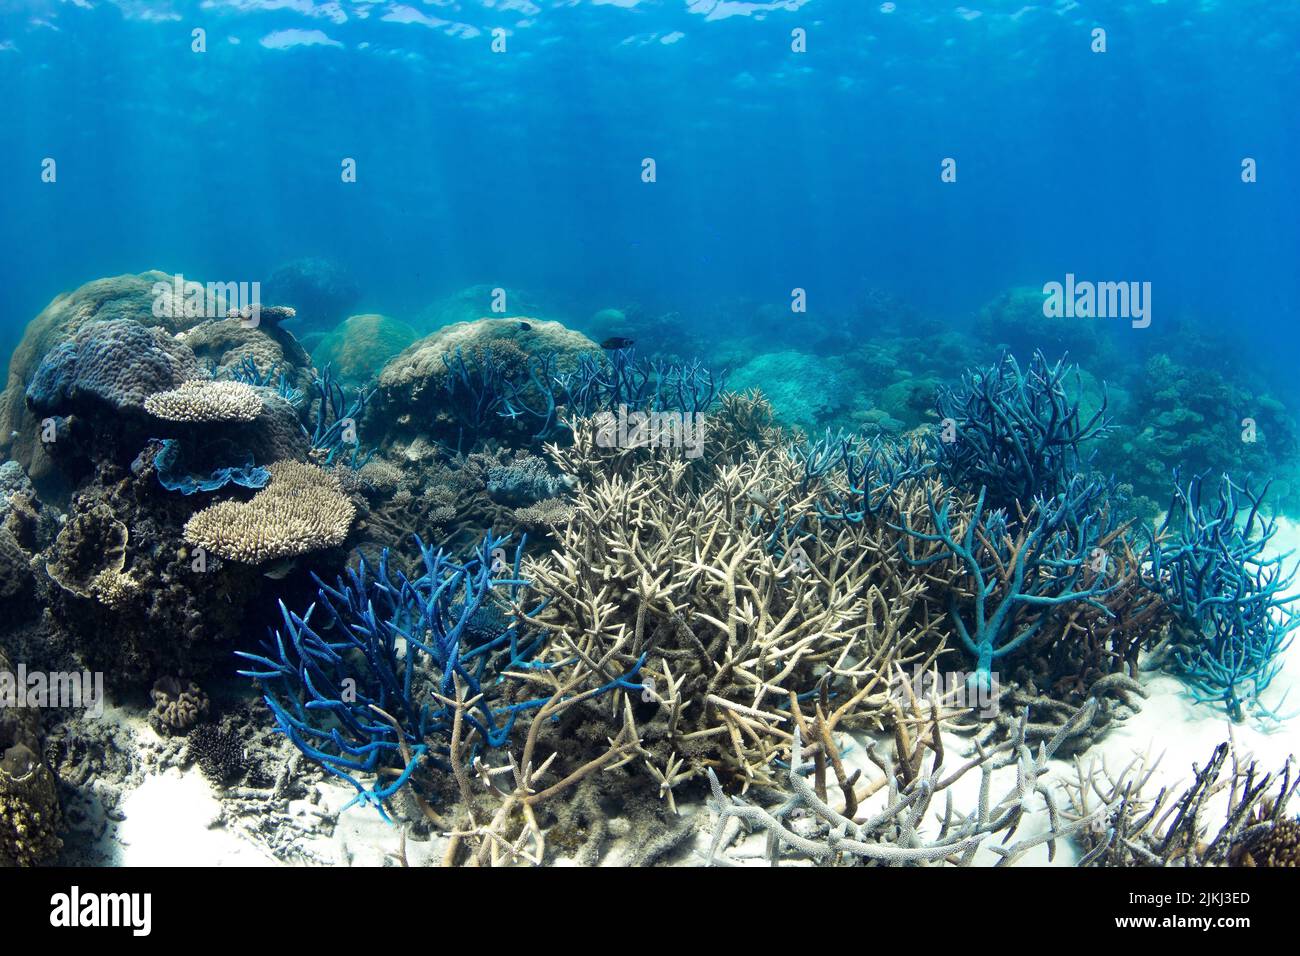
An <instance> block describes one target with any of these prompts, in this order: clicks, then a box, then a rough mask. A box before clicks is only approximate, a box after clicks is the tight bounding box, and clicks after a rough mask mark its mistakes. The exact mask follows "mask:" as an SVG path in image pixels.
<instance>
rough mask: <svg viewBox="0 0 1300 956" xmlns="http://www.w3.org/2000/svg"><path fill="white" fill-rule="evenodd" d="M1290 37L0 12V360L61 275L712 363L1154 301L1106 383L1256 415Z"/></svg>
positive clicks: (1080, 11)
mask: <svg viewBox="0 0 1300 956" xmlns="http://www.w3.org/2000/svg"><path fill="white" fill-rule="evenodd" d="M1098 27H1100V28H1101V29H1104V30H1105V46H1106V48H1105V52H1094V50H1093V47H1094V46H1095V45H1096V41H1095V39H1094V35H1093V31H1094V30H1095V29H1096V28H1098ZM1298 28H1300V8H1298V7H1296V6H1295V5H1293V4H1285V3H1276V2H1264V0H1258V2H1255V0H1234V2H1231V3H1229V2H1218V3H1216V2H1124V3H1112V2H1095V3H1075V2H1048V3H1038V4H1031V3H1025V2H1023V0H1012V2H980V0H970V2H969V3H968V4H967V5H964V6H963V5H961V4H956V3H950V2H937V0H935V2H908V0H898V2H896V3H878V2H857V0H779V2H743V0H581V2H579V0H563V2H549V0H536V2H534V0H497V2H489V0H461V2H451V0H447V2H432V3H429V2H426V3H420V2H412V3H410V4H401V3H375V2H338V3H324V2H317V0H295V2H287V0H207V2H204V3H179V2H166V0H163V2H101V0H77V2H75V3H42V2H37V3H14V2H6V3H4V4H3V5H0V88H2V89H3V90H4V103H5V105H4V117H3V122H2V123H0V209H3V215H4V227H3V229H2V230H0V282H2V283H3V286H4V288H5V290H6V295H5V299H4V302H5V305H4V310H3V312H2V313H0V346H3V347H5V348H6V350H7V347H8V346H9V345H11V344H12V342H13V341H14V340H15V339H16V338H17V336H18V334H19V333H20V331H21V328H22V327H23V325H24V324H25V323H26V322H27V321H28V320H29V319H30V318H31V317H32V316H33V315H35V314H36V313H37V312H38V311H39V310H40V309H41V308H42V307H43V306H44V305H45V303H47V302H48V301H49V300H50V298H51V297H52V296H54V295H55V294H56V293H58V292H60V291H63V290H66V289H71V288H75V287H76V286H78V285H80V284H81V283H83V282H85V281H88V280H90V279H92V278H96V277H99V276H104V275H111V274H118V273H122V272H140V271H143V270H145V269H149V268H156V269H161V270H163V271H166V272H170V273H175V272H182V273H185V274H187V275H190V276H195V277H198V278H200V279H207V280H220V281H253V280H259V279H260V280H263V281H265V280H266V279H267V277H268V276H269V275H270V274H271V273H272V272H273V271H274V269H276V268H277V267H278V266H280V265H282V264H283V263H285V262H286V261H290V260H294V259H297V258H299V257H303V256H313V257H321V258H324V259H328V260H331V261H333V262H334V263H337V264H339V265H340V267H341V268H342V269H344V270H346V272H347V273H348V274H349V275H350V277H351V280H352V281H353V282H354V283H355V286H356V288H357V290H358V293H359V294H358V297H357V298H356V301H355V302H354V305H353V307H352V308H351V309H350V311H357V312H359V311H377V312H384V313H386V314H390V315H394V316H397V317H400V318H403V319H408V320H410V319H415V318H416V317H418V316H419V315H420V314H421V313H422V312H423V311H425V310H428V309H429V308H430V306H431V304H432V303H435V302H437V301H439V300H440V299H442V298H444V297H446V296H448V295H452V294H454V293H456V292H457V291H458V290H461V289H464V288H466V287H470V286H474V285H478V284H484V285H486V286H489V287H499V288H504V289H507V290H510V291H511V292H514V293H517V294H518V295H519V296H520V298H519V299H518V300H517V301H520V302H525V301H526V302H528V303H529V304H530V305H532V304H534V303H537V304H538V305H537V306H536V308H534V309H533V310H532V311H534V312H536V311H547V312H549V313H550V314H551V315H552V316H553V317H557V318H561V319H563V320H565V321H567V322H570V323H571V324H574V323H576V324H581V322H582V321H584V320H585V319H586V318H587V317H588V316H589V315H590V314H591V313H592V312H594V311H595V310H597V309H601V308H605V307H619V308H623V309H629V308H630V307H632V306H635V308H636V310H638V311H639V312H641V313H644V314H648V315H658V314H660V313H664V312H676V313H678V314H679V315H680V316H682V317H684V318H686V319H687V320H688V321H689V322H690V323H691V324H692V326H693V327H694V329H695V330H696V331H697V332H698V333H700V334H701V335H703V336H704V337H705V339H712V340H715V341H718V342H723V341H725V340H726V339H728V337H730V336H732V335H733V334H734V333H736V332H737V331H738V330H743V329H744V328H745V327H746V324H747V323H748V322H750V320H751V317H752V315H753V314H754V312H755V311H756V310H758V309H760V308H762V307H764V306H767V307H769V309H771V308H774V309H777V310H778V311H780V312H781V313H782V314H783V315H787V316H788V317H787V319H786V320H785V321H783V322H777V323H768V325H767V326H766V327H765V332H764V334H765V335H766V336H768V337H769V341H771V340H777V341H779V340H780V339H782V338H785V339H787V340H788V342H789V343H791V344H794V345H799V344H800V343H803V342H806V341H807V339H808V335H809V332H810V330H812V331H813V332H814V333H820V332H822V331H824V330H827V329H832V330H834V331H835V332H836V336H835V337H834V340H835V341H841V342H861V341H867V340H870V339H871V337H872V336H873V335H874V334H878V331H877V330H876V329H875V328H874V327H873V326H872V324H871V322H869V321H865V320H863V319H862V317H861V311H862V310H861V309H860V308H859V306H860V303H861V301H862V297H863V295H864V290H868V289H883V290H886V291H887V292H888V293H890V294H891V295H893V296H894V297H896V298H897V300H899V301H901V302H903V303H906V304H907V305H908V306H909V307H910V308H912V309H915V310H917V311H918V312H919V313H920V314H921V315H923V316H924V317H926V318H928V319H931V320H933V321H935V322H937V323H941V324H943V325H946V326H950V327H961V326H963V325H964V324H965V323H967V322H969V320H970V318H971V317H972V316H973V315H974V314H975V312H976V311H977V310H978V309H979V308H980V307H981V306H982V305H983V304H984V303H986V302H987V301H989V300H990V299H991V298H993V297H994V296H995V295H997V294H998V293H1000V292H1002V291H1003V290H1005V289H1008V288H1010V287H1013V286H1029V287H1034V288H1037V287H1041V286H1042V285H1043V284H1044V283H1045V282H1049V281H1064V277H1065V275H1066V274H1067V273H1073V274H1075V275H1076V276H1078V277H1079V278H1080V279H1091V280H1095V281H1139V282H1150V283H1151V290H1152V291H1151V299H1152V319H1153V321H1152V322H1151V325H1150V327H1149V328H1146V329H1143V330H1140V331H1139V330H1133V329H1131V328H1130V327H1129V326H1128V324H1127V323H1113V324H1112V325H1108V326H1106V334H1107V335H1108V336H1113V337H1115V342H1116V344H1117V345H1119V346H1120V348H1121V350H1122V351H1142V352H1144V353H1145V352H1149V351H1152V350H1158V349H1160V348H1164V347H1167V346H1169V344H1170V342H1171V341H1172V340H1173V339H1174V338H1175V337H1177V336H1180V335H1185V334H1186V333H1185V330H1186V328H1187V327H1188V326H1187V323H1188V322H1190V323H1192V326H1193V327H1196V328H1200V329H1203V330H1205V331H1207V332H1211V333H1223V334H1225V335H1226V338H1227V339H1228V341H1229V344H1230V345H1231V346H1232V347H1233V348H1235V349H1236V350H1237V351H1239V352H1240V353H1242V354H1243V355H1244V356H1245V357H1246V360H1247V362H1248V365H1249V368H1250V370H1251V372H1250V374H1252V375H1263V376H1266V377H1267V378H1268V380H1269V381H1271V382H1273V383H1275V385H1274V388H1275V390H1277V391H1279V392H1282V393H1290V392H1292V391H1293V389H1292V387H1291V384H1290V383H1289V382H1288V381H1287V378H1286V375H1285V373H1286V370H1287V368H1288V367H1289V365H1290V364H1291V362H1290V355H1291V354H1292V348H1291V346H1292V344H1293V342H1294V338H1295V335H1296V333H1295V331H1294V328H1295V322H1296V318H1297V313H1296V305H1295V303H1296V302H1297V300H1298V299H1300V270H1297V269H1296V268H1295V264H1296V261H1297V258H1298V255H1297V254H1298V253H1300V230H1298V229H1297V225H1296V223H1297V220H1298V218H1300V196H1298V195H1297V188H1296V185H1295V183H1296V175H1295V169H1294V157H1295V155H1296V153H1297V149H1300V136H1298V134H1297V124H1296V122H1295V104H1296V102H1297V92H1300V54H1298V53H1297V51H1296V46H1295V43H1294V39H1295V37H1296V36H1297V35H1300V29H1298ZM195 30H202V31H204V32H203V36H202V41H203V42H202V46H203V50H202V51H201V52H196V50H195V46H196V44H197V41H196V39H195V33H194V31H195ZM494 31H499V32H496V33H494ZM799 32H801V34H802V36H803V38H804V39H803V49H804V52H798V51H796V49H794V47H796V46H799V45H800V42H799V36H797V35H796V34H797V33H799ZM494 43H495V44H496V46H497V47H498V50H497V51H494ZM502 43H503V44H504V50H503V51H502V50H500V46H501V44H502ZM647 158H649V159H653V160H654V161H655V164H656V181H655V182H653V183H646V182H643V180H642V170H643V162H644V161H645V160H646V159H647ZM1247 158H1249V159H1253V160H1254V161H1255V162H1256V164H1257V181H1256V182H1253V183H1249V184H1248V183H1243V181H1242V162H1243V160H1245V159H1247ZM46 159H53V160H54V161H55V162H56V164H57V165H56V169H57V180H56V182H53V183H50V182H44V181H42V172H43V169H44V167H43V162H44V161H45V160H46ZM348 159H351V160H354V161H355V169H356V181H355V182H344V181H343V176H342V168H343V163H344V162H345V160H348ZM945 159H952V160H955V162H956V173H957V175H956V181H955V182H944V181H943V180H942V176H941V172H942V165H941V164H942V163H943V161H944V160H945ZM795 288H801V289H804V290H806V292H807V301H808V311H807V312H806V313H802V314H793V313H789V310H788V303H789V301H790V297H791V290H793V289H795ZM737 303H743V305H739V304H737ZM511 311H516V310H514V309H512V310H511ZM518 311H523V309H522V308H521V309H519V310H518ZM1180 330H1183V331H1180ZM631 331H632V332H633V334H635V332H636V330H635V329H632V330H631ZM1213 354H1216V355H1217V354H1219V352H1218V351H1215V352H1214V353H1213Z"/></svg>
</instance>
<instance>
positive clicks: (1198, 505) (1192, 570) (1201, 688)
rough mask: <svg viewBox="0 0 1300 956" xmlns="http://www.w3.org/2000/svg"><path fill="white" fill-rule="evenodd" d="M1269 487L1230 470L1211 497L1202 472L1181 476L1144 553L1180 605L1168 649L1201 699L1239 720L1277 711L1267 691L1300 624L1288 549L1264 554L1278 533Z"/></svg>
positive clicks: (1163, 590) (1152, 576)
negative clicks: (1267, 501) (1184, 479)
mask: <svg viewBox="0 0 1300 956" xmlns="http://www.w3.org/2000/svg"><path fill="white" fill-rule="evenodd" d="M1175 480H1176V479H1175ZM1267 490H1268V488H1267V485H1265V487H1264V488H1263V489H1261V490H1260V491H1258V492H1256V491H1252V490H1251V488H1250V486H1249V484H1246V485H1237V484H1236V483H1235V482H1233V481H1232V479H1230V478H1228V477H1227V476H1224V478H1223V481H1222V482H1221V483H1220V485H1219V487H1218V492H1217V497H1216V498H1215V499H1213V500H1211V499H1210V497H1209V495H1207V494H1206V493H1205V489H1204V484H1203V480H1202V478H1200V477H1197V478H1193V479H1192V480H1191V481H1190V482H1189V483H1188V485H1187V487H1186V488H1183V487H1181V486H1177V487H1176V490H1175V494H1174V500H1173V503H1172V504H1171V505H1170V507H1169V511H1168V514H1167V516H1166V518H1165V520H1164V523H1163V525H1162V526H1161V529H1160V530H1161V534H1162V537H1161V538H1160V539H1153V540H1152V542H1151V545H1150V547H1149V548H1148V550H1147V555H1146V557H1147V560H1148V561H1149V562H1150V570H1149V572H1148V583H1149V585H1150V586H1151V587H1152V588H1154V589H1155V590H1156V591H1158V592H1159V593H1160V594H1161V595H1163V596H1164V598H1165V600H1166V601H1167V602H1168V604H1169V605H1170V606H1171V608H1172V609H1173V612H1174V625H1173V627H1172V628H1171V629H1170V633H1169V639H1168V641H1167V642H1166V643H1165V645H1164V646H1163V647H1162V648H1161V654H1160V658H1161V659H1163V660H1164V661H1166V662H1168V663H1170V664H1171V665H1172V667H1173V669H1174V670H1175V671H1176V672H1177V673H1178V674H1180V675H1181V676H1182V678H1183V679H1184V680H1185V681H1186V682H1187V683H1188V684H1189V685H1190V687H1191V688H1192V693H1193V696H1194V697H1195V698H1196V700H1197V701H1200V702H1213V703H1219V704H1222V705H1223V707H1224V708H1225V709H1226V710H1227V712H1228V713H1229V715H1231V716H1232V717H1233V718H1234V719H1236V720H1241V719H1243V718H1244V716H1245V714H1246V712H1247V711H1252V710H1253V711H1254V712H1256V713H1258V714H1259V715H1260V716H1263V717H1268V718H1272V719H1277V715H1276V713H1275V710H1274V709H1272V708H1268V707H1266V706H1264V704H1263V703H1262V702H1261V701H1260V699H1259V698H1260V695H1261V694H1262V693H1263V692H1264V691H1265V690H1267V689H1268V687H1269V685H1270V684H1271V683H1272V681H1273V678H1274V677H1276V676H1277V673H1278V671H1279V670H1280V669H1281V666H1282V665H1281V655H1282V653H1283V652H1284V651H1285V650H1286V648H1287V647H1288V646H1289V645H1290V643H1291V639H1292V636H1293V634H1292V632H1293V631H1294V630H1295V629H1296V628H1297V627H1300V610H1297V608H1296V607H1295V602H1296V600H1297V597H1296V596H1295V595H1290V596H1288V595H1287V591H1288V590H1289V589H1290V585H1291V582H1292V580H1293V579H1294V577H1295V574H1296V569H1295V568H1294V567H1293V568H1292V569H1291V570H1290V571H1289V572H1287V571H1286V570H1285V568H1284V565H1285V563H1286V560H1287V558H1288V557H1289V555H1282V556H1277V557H1272V558H1268V557H1265V556H1264V552H1265V550H1266V549H1267V548H1268V545H1269V543H1270V541H1271V540H1272V539H1273V537H1274V535H1275V534H1276V533H1277V523H1276V520H1275V519H1267V518H1265V517H1264V516H1263V514H1262V513H1261V508H1262V506H1263V501H1264V496H1265V494H1266V493H1267Z"/></svg>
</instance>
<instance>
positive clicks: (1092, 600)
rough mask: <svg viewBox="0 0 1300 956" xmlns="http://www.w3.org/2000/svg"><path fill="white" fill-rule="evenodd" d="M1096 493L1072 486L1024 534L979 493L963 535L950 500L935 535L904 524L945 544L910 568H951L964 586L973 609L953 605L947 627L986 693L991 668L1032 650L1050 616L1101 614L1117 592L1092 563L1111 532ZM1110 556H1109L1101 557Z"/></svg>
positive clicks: (1042, 505)
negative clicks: (1078, 609)
mask: <svg viewBox="0 0 1300 956" xmlns="http://www.w3.org/2000/svg"><path fill="white" fill-rule="evenodd" d="M1096 493H1097V488H1096V486H1095V485H1093V484H1091V483H1085V482H1082V481H1078V480H1076V481H1072V482H1071V483H1070V484H1069V486H1068V487H1067V489H1066V490H1065V491H1063V492H1062V493H1061V494H1059V495H1057V496H1055V497H1054V498H1051V499H1039V500H1038V501H1037V502H1036V503H1035V505H1034V507H1033V509H1032V510H1031V512H1030V513H1029V514H1028V515H1024V516H1022V520H1021V521H1020V522H1019V523H1018V527H1016V526H1012V525H1011V524H1010V522H1009V521H1008V519H1007V515H1006V512H1003V511H988V510H986V508H985V495H984V492H983V491H981V492H980V495H979V497H978V499H977V500H976V504H975V508H974V511H973V512H972V513H971V514H970V516H969V517H968V518H966V521H965V528H964V529H961V530H959V529H958V526H957V525H955V523H954V514H953V507H954V503H953V502H952V501H947V502H945V503H944V504H942V505H940V506H936V505H935V503H934V501H933V499H931V503H930V504H931V506H930V512H931V514H933V516H934V523H935V531H934V532H933V533H930V532H925V531H919V530H917V529H915V528H912V527H911V526H910V524H908V523H906V522H904V523H903V524H902V525H901V528H902V530H903V531H905V532H906V533H907V534H909V535H910V536H912V537H913V538H916V539H917V540H918V541H921V542H928V543H937V544H941V545H943V548H944V549H945V550H944V552H941V553H938V554H932V555H930V556H927V557H924V558H913V557H909V558H908V561H909V562H910V563H912V564H914V565H916V566H918V567H925V566H928V565H932V564H935V563H937V562H940V561H948V562H952V563H953V564H954V565H955V567H956V572H957V573H958V574H959V575H961V576H962V577H963V580H964V581H965V582H966V589H967V590H968V591H969V593H970V595H971V607H970V609H969V611H968V612H965V613H964V612H963V608H962V607H961V602H960V601H959V599H958V598H957V596H956V595H955V594H954V595H953V597H952V598H951V602H950V609H949V620H950V622H951V624H952V626H953V628H954V629H955V631H956V633H957V636H958V638H959V639H960V640H961V643H962V646H963V647H965V648H966V650H967V651H968V652H969V653H970V654H971V655H972V656H973V657H974V658H975V673H974V674H973V675H972V676H971V680H972V681H973V682H975V683H976V684H977V685H978V686H980V687H983V688H988V687H989V686H990V685H991V684H992V683H993V664H994V662H995V661H998V660H1001V659H1003V658H1006V657H1008V656H1009V655H1011V654H1012V653H1014V652H1015V651H1016V650H1017V649H1019V648H1021V647H1022V646H1023V645H1025V644H1027V643H1029V642H1030V641H1031V640H1032V639H1033V638H1034V637H1035V635H1036V634H1038V633H1039V631H1040V630H1041V629H1042V628H1043V627H1044V625H1045V624H1047V623H1048V622H1049V621H1051V620H1052V614H1051V612H1052V611H1053V610H1055V609H1059V608H1065V607H1069V606H1071V605H1078V604H1089V605H1091V606H1093V607H1096V608H1098V609H1099V610H1101V611H1102V613H1105V614H1109V613H1110V612H1109V611H1108V610H1107V609H1106V608H1105V605H1104V604H1103V603H1102V599H1104V598H1105V597H1106V596H1107V595H1109V594H1110V593H1111V592H1112V591H1113V590H1114V587H1115V584H1114V582H1113V580H1110V579H1109V575H1108V574H1107V569H1106V567H1105V563H1104V562H1101V563H1099V564H1098V563H1094V562H1096V559H1097V558H1098V557H1099V556H1098V555H1097V554H1096V550H1097V549H1098V548H1103V546H1102V544H1101V543H1100V542H1102V541H1103V540H1105V538H1106V535H1107V532H1108V530H1109V529H1107V528H1106V527H1104V525H1103V524H1102V522H1101V520H1100V519H1098V517H1097V516H1095V515H1093V514H1089V513H1088V511H1087V508H1088V506H1089V505H1090V504H1091V503H1092V502H1093V501H1094V499H1095V496H1096ZM1102 556H1104V549H1103V551H1102Z"/></svg>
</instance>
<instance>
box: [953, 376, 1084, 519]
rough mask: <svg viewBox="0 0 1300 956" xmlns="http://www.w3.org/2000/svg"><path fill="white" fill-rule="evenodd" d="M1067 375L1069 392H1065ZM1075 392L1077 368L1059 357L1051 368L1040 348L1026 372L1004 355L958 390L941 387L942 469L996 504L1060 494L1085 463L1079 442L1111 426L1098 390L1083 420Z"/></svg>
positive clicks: (1077, 390) (961, 485) (957, 482)
mask: <svg viewBox="0 0 1300 956" xmlns="http://www.w3.org/2000/svg"><path fill="white" fill-rule="evenodd" d="M1071 375H1073V377H1074V380H1075V394H1074V395H1073V396H1071V395H1070V394H1069V393H1068V392H1067V390H1066V384H1067V381H1068V380H1069V378H1070V377H1071ZM1080 393H1081V386H1080V385H1079V372H1078V369H1076V368H1075V367H1073V366H1070V365H1066V364H1065V360H1064V359H1062V360H1060V361H1058V362H1057V363H1056V364H1055V365H1049V364H1048V362H1047V360H1046V359H1045V358H1044V357H1043V354H1042V353H1041V352H1036V353H1035V354H1034V357H1033V360H1032V361H1031V362H1030V364H1029V366H1028V368H1027V369H1025V370H1024V371H1021V369H1020V366H1019V364H1018V363H1017V362H1016V360H1015V358H1014V357H1012V356H1010V355H1003V356H1002V359H1001V360H1000V361H999V362H998V363H997V364H996V365H993V366H991V367H988V368H980V369H973V370H971V371H968V372H966V374H965V375H964V376H963V377H962V380H961V384H960V385H959V386H958V387H956V388H951V389H950V388H944V389H941V390H940V392H939V397H938V413H939V417H940V419H941V420H942V421H941V425H942V430H941V432H940V436H939V441H938V443H937V450H938V455H939V468H940V470H941V472H942V474H943V475H944V477H945V478H946V479H947V480H948V482H949V483H950V484H952V485H954V486H955V487H957V488H961V489H964V490H967V491H970V492H971V493H972V494H973V493H975V492H977V491H979V490H980V489H981V488H983V489H984V492H985V498H986V500H987V502H988V503H989V505H990V506H992V507H994V508H1009V509H1014V508H1015V507H1016V506H1017V504H1019V505H1020V506H1024V507H1027V506H1028V504H1029V503H1030V502H1031V501H1033V500H1034V499H1035V498H1038V497H1045V498H1051V497H1054V496H1055V495H1058V494H1060V493H1062V492H1063V491H1065V490H1066V485H1067V484H1068V483H1069V482H1070V480H1071V478H1073V477H1074V476H1075V475H1076V474H1077V473H1078V472H1079V471H1080V469H1081V467H1082V466H1083V465H1085V464H1086V463H1087V460H1086V458H1085V457H1084V455H1083V446H1084V444H1085V443H1086V442H1088V441H1089V440H1091V439H1094V438H1096V437H1098V436H1100V435H1103V434H1105V432H1106V430H1107V428H1108V427H1109V421H1108V419H1107V417H1106V396H1105V394H1104V392H1103V395H1102V398H1101V402H1100V407H1099V408H1098V409H1097V410H1096V411H1094V412H1093V413H1092V414H1091V415H1087V416H1086V417H1085V414H1086V413H1085V412H1083V411H1082V400H1081V395H1080ZM949 429H951V431H949Z"/></svg>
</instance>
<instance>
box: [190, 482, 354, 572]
mask: <svg viewBox="0 0 1300 956" xmlns="http://www.w3.org/2000/svg"><path fill="white" fill-rule="evenodd" d="M267 470H268V471H270V473H271V480H270V482H269V483H268V484H267V486H266V487H265V488H263V489H262V490H261V491H259V492H258V493H257V494H255V495H254V496H253V497H252V499H251V500H249V501H221V502H218V503H217V504H215V505H212V506H210V507H208V508H205V509H203V510H202V511H199V512H196V513H195V514H194V516H193V517H191V518H190V520H189V521H187V522H186V523H185V540H186V541H187V542H189V543H190V544H192V545H194V546H195V547H199V548H203V549H204V550H205V551H207V552H209V553H211V554H215V555H217V556H218V557H221V558H226V559H228V560H230V561H239V562H242V563H244V564H262V563H264V562H266V561H271V560H274V559H276V558H286V557H293V556H295V555H300V554H306V553H308V552H310V551H318V550H321V549H323V548H332V547H337V546H338V545H341V544H342V543H343V541H344V539H345V538H347V535H348V530H349V529H350V528H351V527H352V519H353V517H355V515H356V506H355V505H354V504H353V503H352V501H351V499H350V498H348V496H347V495H346V494H345V493H344V492H343V489H342V487H341V486H340V485H339V481H338V479H337V478H336V477H335V476H333V475H331V474H330V473H329V472H327V471H324V470H323V469H321V468H319V467H317V466H316V465H312V464H309V463H306V462H299V461H278V462H276V463H275V464H273V465H271V466H269V468H268V469H267Z"/></svg>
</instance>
